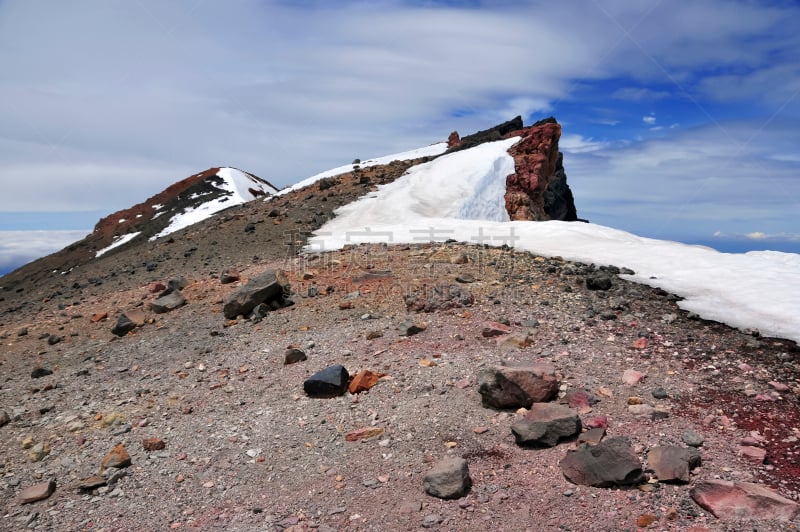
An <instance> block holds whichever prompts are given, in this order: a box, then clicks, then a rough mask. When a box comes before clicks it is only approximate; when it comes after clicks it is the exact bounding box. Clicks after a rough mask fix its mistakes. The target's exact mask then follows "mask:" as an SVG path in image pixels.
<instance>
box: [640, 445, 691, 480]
mask: <svg viewBox="0 0 800 532" xmlns="http://www.w3.org/2000/svg"><path fill="white" fill-rule="evenodd" d="M647 463H648V465H649V466H650V469H652V470H653V471H654V472H655V474H656V477H657V478H658V480H660V481H661V482H689V472H690V471H691V470H692V469H694V468H695V467H698V466H700V464H701V463H702V460H701V458H700V453H699V452H698V451H697V449H687V448H686V447H678V446H677V445H665V446H663V447H654V448H653V449H651V450H650V452H649V453H647Z"/></svg>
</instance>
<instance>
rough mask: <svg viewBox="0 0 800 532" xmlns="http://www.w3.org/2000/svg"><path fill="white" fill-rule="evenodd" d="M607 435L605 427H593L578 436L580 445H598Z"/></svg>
mask: <svg viewBox="0 0 800 532" xmlns="http://www.w3.org/2000/svg"><path fill="white" fill-rule="evenodd" d="M605 435H606V429H604V428H603V427H595V428H592V429H589V430H587V431H586V432H583V433H581V435H580V436H578V445H580V444H581V443H585V444H587V445H597V444H598V443H600V442H601V441H602V439H603V437H604V436H605Z"/></svg>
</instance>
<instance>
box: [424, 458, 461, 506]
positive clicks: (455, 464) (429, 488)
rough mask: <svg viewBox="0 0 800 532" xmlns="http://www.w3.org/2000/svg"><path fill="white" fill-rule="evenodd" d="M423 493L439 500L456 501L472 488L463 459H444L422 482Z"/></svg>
mask: <svg viewBox="0 0 800 532" xmlns="http://www.w3.org/2000/svg"><path fill="white" fill-rule="evenodd" d="M423 487H424V488H425V493H427V494H428V495H432V496H433V497H438V498H440V499H458V498H459V497H463V496H464V495H466V494H467V492H468V491H469V489H470V487H472V477H470V476H469V466H468V465H467V461H466V460H464V459H463V458H457V457H453V458H445V459H444V460H442V461H440V462H439V463H437V464H436V465H435V466H434V468H433V469H431V470H430V471H429V472H428V474H427V475H425V478H424V480H423Z"/></svg>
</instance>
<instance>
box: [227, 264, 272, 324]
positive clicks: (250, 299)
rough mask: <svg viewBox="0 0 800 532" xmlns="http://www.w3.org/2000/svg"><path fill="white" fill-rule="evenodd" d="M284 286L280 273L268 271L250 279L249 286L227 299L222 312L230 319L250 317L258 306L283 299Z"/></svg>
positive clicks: (246, 285) (243, 287)
mask: <svg viewBox="0 0 800 532" xmlns="http://www.w3.org/2000/svg"><path fill="white" fill-rule="evenodd" d="M283 289H284V287H283V284H282V283H281V281H280V280H279V279H278V272H276V271H274V270H267V271H265V272H263V273H261V274H259V275H258V276H256V277H253V278H252V279H250V280H249V281H248V282H247V284H245V285H244V286H242V287H241V288H239V289H238V290H236V291H234V292H233V293H232V294H230V295H229V296H228V297H227V298H225V305H224V306H223V309H222V312H223V314H224V315H225V317H226V318H228V319H234V318H236V316H239V315H244V316H246V315H248V314H249V313H250V311H251V310H253V309H254V308H255V307H256V305H259V304H261V303H268V302H271V301H280V300H282V299H283Z"/></svg>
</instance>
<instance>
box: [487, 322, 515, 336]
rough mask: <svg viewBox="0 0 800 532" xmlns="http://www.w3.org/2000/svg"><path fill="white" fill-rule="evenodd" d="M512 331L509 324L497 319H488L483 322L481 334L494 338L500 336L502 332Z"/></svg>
mask: <svg viewBox="0 0 800 532" xmlns="http://www.w3.org/2000/svg"><path fill="white" fill-rule="evenodd" d="M510 332H511V327H509V326H508V325H503V324H502V323H498V322H496V321H487V322H486V323H484V324H483V331H482V332H481V335H483V337H484V338H494V337H495V336H500V335H502V334H508V333H510Z"/></svg>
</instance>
